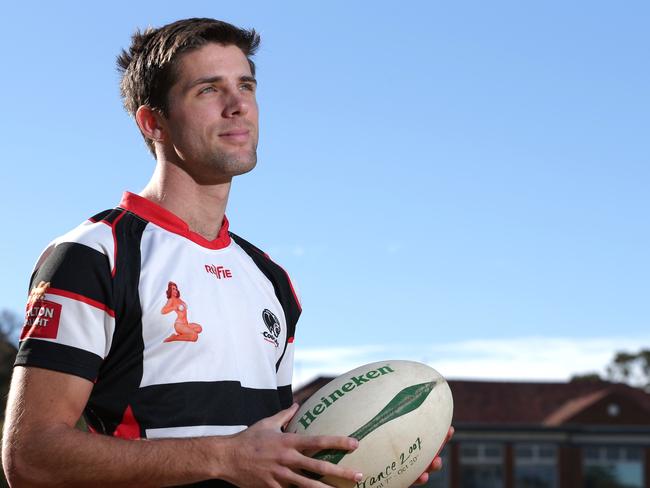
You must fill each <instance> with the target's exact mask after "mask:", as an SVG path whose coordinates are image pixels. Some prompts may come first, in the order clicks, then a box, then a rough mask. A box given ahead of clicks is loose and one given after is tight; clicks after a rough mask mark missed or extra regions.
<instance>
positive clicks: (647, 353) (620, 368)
mask: <svg viewBox="0 0 650 488" xmlns="http://www.w3.org/2000/svg"><path fill="white" fill-rule="evenodd" d="M605 373H606V374H605V377H602V376H601V375H600V373H597V372H589V373H581V374H575V375H573V376H572V377H571V380H570V381H571V382H577V381H613V382H617V383H628V384H630V385H632V386H637V387H641V388H645V389H646V390H647V389H650V349H641V350H640V351H639V352H637V353H631V352H627V351H618V352H616V353H615V354H614V357H613V358H612V360H611V361H610V362H609V364H608V365H607V366H606V368H605Z"/></svg>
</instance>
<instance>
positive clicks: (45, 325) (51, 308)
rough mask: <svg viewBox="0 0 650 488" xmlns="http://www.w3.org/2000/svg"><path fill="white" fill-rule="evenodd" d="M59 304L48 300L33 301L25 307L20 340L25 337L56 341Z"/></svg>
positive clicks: (59, 313)
mask: <svg viewBox="0 0 650 488" xmlns="http://www.w3.org/2000/svg"><path fill="white" fill-rule="evenodd" d="M61 308H62V307H61V304H60V303H56V302H51V301H49V300H44V299H40V300H35V301H33V302H31V301H30V303H29V304H28V305H27V313H26V314H25V325H24V326H23V330H22V332H21V334H20V340H21V341H22V340H23V339H25V338H27V337H40V338H42V339H56V335H57V333H58V332H59V320H60V318H61Z"/></svg>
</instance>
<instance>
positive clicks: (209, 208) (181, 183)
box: [140, 161, 231, 240]
mask: <svg viewBox="0 0 650 488" xmlns="http://www.w3.org/2000/svg"><path fill="white" fill-rule="evenodd" d="M230 185H231V181H230V180H228V181H226V182H223V183H217V184H211V185H203V184H199V183H197V182H196V181H195V180H194V179H192V177H191V176H190V175H189V174H188V173H186V172H185V171H183V170H182V169H181V168H179V167H178V166H176V165H174V164H171V163H168V162H165V161H159V162H158V163H157V164H156V170H155V171H154V173H153V176H152V177H151V180H150V181H149V183H148V184H147V186H146V187H145V188H144V189H143V190H142V191H141V192H140V196H142V197H144V198H146V199H147V200H150V201H152V202H154V203H156V204H158V205H160V206H161V207H163V208H164V209H166V210H169V211H170V212H172V213H173V214H175V215H177V216H178V217H180V218H181V219H183V220H184V221H185V222H186V223H187V225H188V226H189V228H190V230H191V231H193V232H196V233H197V234H199V235H201V236H202V237H204V238H206V239H208V240H213V239H215V238H216V237H217V235H218V234H219V229H221V224H222V222H223V216H224V215H225V212H226V204H227V203H228V194H229V192H230Z"/></svg>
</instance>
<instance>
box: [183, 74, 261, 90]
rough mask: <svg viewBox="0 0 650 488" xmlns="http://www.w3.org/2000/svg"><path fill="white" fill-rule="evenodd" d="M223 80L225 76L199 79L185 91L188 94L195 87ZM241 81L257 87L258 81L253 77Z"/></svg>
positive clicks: (243, 77)
mask: <svg viewBox="0 0 650 488" xmlns="http://www.w3.org/2000/svg"><path fill="white" fill-rule="evenodd" d="M223 80H224V77H223V76H209V77H206V78H198V79H196V80H194V81H192V82H191V83H189V84H188V85H187V86H186V87H185V90H184V91H186V92H187V91H188V90H190V89H192V88H193V87H195V86H197V85H203V84H204V83H218V82H222V81H223ZM239 81H240V82H242V81H243V82H246V83H253V84H255V85H257V80H256V79H255V78H253V77H252V76H248V75H244V76H240V77H239Z"/></svg>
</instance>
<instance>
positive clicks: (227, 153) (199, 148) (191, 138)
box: [162, 43, 258, 184]
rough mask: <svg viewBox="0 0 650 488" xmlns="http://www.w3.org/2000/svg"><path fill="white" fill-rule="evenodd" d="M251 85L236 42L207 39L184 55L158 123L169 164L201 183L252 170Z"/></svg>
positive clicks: (253, 120) (253, 121)
mask: <svg viewBox="0 0 650 488" xmlns="http://www.w3.org/2000/svg"><path fill="white" fill-rule="evenodd" d="M255 89H256V82H255V79H254V78H253V76H252V73H251V70H250V66H249V64H248V60H247V59H246V56H244V53H243V52H242V51H241V50H240V49H239V48H238V47H237V46H233V45H230V46H223V45H221V44H215V43H209V44H206V45H205V46H202V47H200V48H199V49H196V50H193V51H190V52H188V53H185V54H183V55H182V56H181V58H180V59H179V60H178V62H177V65H176V83H174V85H173V86H172V88H171V89H170V91H169V95H168V107H169V110H168V117H165V118H163V122H162V123H163V124H164V127H165V129H166V132H167V140H166V141H165V144H166V145H167V146H168V149H169V150H171V151H173V152H171V154H172V157H174V161H173V162H174V163H176V164H177V165H179V166H180V167H182V168H183V169H184V170H185V171H187V172H188V173H190V175H191V176H192V177H193V178H194V179H195V180H196V181H197V182H199V183H202V184H213V183H220V182H223V181H229V180H230V178H231V177H232V176H235V175H239V174H242V173H246V172H248V171H250V170H251V169H253V168H254V167H255V164H256V163H257V152H256V151H257V138H258V110H257V101H256V98H255ZM168 152H169V151H168Z"/></svg>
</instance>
